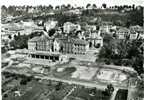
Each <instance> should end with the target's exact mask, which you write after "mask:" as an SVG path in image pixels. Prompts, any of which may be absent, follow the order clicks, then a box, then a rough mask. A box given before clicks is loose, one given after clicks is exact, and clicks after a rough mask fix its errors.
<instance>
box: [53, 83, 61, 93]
mask: <svg viewBox="0 0 144 100" xmlns="http://www.w3.org/2000/svg"><path fill="white" fill-rule="evenodd" d="M61 88H62V82H58V84H57V85H56V86H55V89H56V90H57V91H58V90H60V89H61Z"/></svg>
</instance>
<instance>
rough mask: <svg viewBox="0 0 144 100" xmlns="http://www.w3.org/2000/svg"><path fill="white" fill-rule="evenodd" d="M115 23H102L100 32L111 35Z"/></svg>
mask: <svg viewBox="0 0 144 100" xmlns="http://www.w3.org/2000/svg"><path fill="white" fill-rule="evenodd" d="M112 27H113V23H112V22H102V24H101V26H100V31H104V32H105V33H109V32H110V29H112Z"/></svg>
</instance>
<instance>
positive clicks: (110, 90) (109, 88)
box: [105, 84, 114, 96]
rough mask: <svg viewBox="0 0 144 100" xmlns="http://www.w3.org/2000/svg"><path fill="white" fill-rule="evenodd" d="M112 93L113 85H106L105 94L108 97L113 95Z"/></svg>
mask: <svg viewBox="0 0 144 100" xmlns="http://www.w3.org/2000/svg"><path fill="white" fill-rule="evenodd" d="M113 91H114V87H113V85H112V84H108V85H107V88H106V89H105V92H106V94H107V95H109V96H110V95H111V94H112V93H113Z"/></svg>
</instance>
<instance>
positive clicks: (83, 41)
mask: <svg viewBox="0 0 144 100" xmlns="http://www.w3.org/2000/svg"><path fill="white" fill-rule="evenodd" d="M61 41H62V42H63V43H73V44H83V45H86V44H88V42H87V41H85V40H81V39H74V38H67V39H61Z"/></svg>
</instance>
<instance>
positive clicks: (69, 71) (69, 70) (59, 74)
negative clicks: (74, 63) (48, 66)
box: [53, 67, 76, 78]
mask: <svg viewBox="0 0 144 100" xmlns="http://www.w3.org/2000/svg"><path fill="white" fill-rule="evenodd" d="M75 71H76V68H75V67H66V68H64V69H63V70H62V71H60V72H58V71H57V69H56V70H54V73H53V75H54V76H56V77H60V78H70V77H71V74H72V73H73V72H75Z"/></svg>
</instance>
